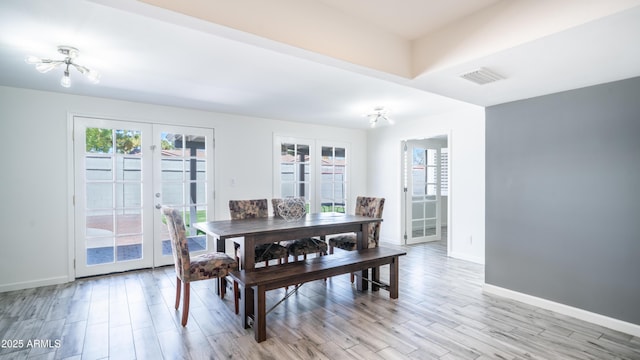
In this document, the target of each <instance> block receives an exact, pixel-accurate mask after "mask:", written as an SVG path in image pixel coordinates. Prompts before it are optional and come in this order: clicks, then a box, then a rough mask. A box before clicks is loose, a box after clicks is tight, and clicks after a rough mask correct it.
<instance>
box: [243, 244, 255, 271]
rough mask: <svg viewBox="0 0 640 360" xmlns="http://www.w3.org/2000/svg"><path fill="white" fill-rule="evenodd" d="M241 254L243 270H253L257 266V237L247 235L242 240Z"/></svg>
mask: <svg viewBox="0 0 640 360" xmlns="http://www.w3.org/2000/svg"><path fill="white" fill-rule="evenodd" d="M240 254H242V259H240V261H241V262H242V270H246V271H253V269H255V267H256V239H255V237H253V236H245V237H244V241H241V242H240Z"/></svg>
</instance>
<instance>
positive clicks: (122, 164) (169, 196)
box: [73, 116, 214, 277]
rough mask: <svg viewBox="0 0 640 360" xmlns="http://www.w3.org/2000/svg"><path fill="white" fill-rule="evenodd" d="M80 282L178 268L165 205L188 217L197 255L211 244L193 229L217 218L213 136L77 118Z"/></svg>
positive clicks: (191, 242)
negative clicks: (157, 268) (115, 274)
mask: <svg viewBox="0 0 640 360" xmlns="http://www.w3.org/2000/svg"><path fill="white" fill-rule="evenodd" d="M73 127H74V137H73V138H74V147H73V159H74V177H75V182H74V239H75V273H76V277H83V276H91V275H100V274H107V273H111V272H119V271H127V270H133V269H141V268H148V267H155V266H161V265H167V264H171V263H173V257H172V254H171V245H170V240H169V233H168V230H167V227H166V224H165V221H164V219H163V216H162V214H161V212H160V207H161V206H162V205H168V206H171V207H174V208H176V209H179V211H181V213H182V216H183V219H184V221H185V226H186V230H187V237H188V242H189V249H190V252H192V253H194V254H198V253H204V252H206V250H207V249H210V248H211V246H212V244H211V243H209V242H210V241H211V240H208V239H207V237H206V236H205V235H203V234H199V233H198V232H197V231H196V230H195V229H194V228H193V227H192V226H191V225H192V224H193V223H195V222H198V221H205V220H206V219H207V218H209V217H212V216H213V196H212V193H213V159H214V156H213V129H204V128H194V127H186V126H169V125H162V124H149V123H138V122H130V121H119V120H110V119H98V118H89V117H80V116H76V117H74V118H73Z"/></svg>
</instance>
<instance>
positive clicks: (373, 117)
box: [365, 106, 394, 128]
mask: <svg viewBox="0 0 640 360" xmlns="http://www.w3.org/2000/svg"><path fill="white" fill-rule="evenodd" d="M365 116H366V117H367V118H369V125H370V126H371V127H372V128H374V127H376V125H378V121H381V120H382V121H386V122H387V123H389V124H390V125H393V124H394V121H393V120H391V118H389V115H388V112H387V110H386V109H385V108H384V106H377V107H375V108H374V109H373V112H371V113H369V114H367V115H365Z"/></svg>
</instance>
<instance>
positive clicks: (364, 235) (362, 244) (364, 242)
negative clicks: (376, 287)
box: [356, 223, 369, 291]
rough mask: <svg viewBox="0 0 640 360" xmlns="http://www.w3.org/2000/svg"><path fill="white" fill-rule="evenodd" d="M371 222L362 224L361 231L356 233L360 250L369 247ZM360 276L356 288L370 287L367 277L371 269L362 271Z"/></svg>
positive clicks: (361, 289)
mask: <svg viewBox="0 0 640 360" xmlns="http://www.w3.org/2000/svg"><path fill="white" fill-rule="evenodd" d="M368 234H369V224H366V223H365V224H362V226H361V228H360V231H359V232H357V233H356V239H357V243H356V245H357V248H358V250H361V249H367V248H368V247H369V239H368ZM359 275H360V276H356V290H358V291H364V290H367V289H368V288H369V282H368V281H367V279H368V278H369V270H368V269H367V270H362V271H360V274H359Z"/></svg>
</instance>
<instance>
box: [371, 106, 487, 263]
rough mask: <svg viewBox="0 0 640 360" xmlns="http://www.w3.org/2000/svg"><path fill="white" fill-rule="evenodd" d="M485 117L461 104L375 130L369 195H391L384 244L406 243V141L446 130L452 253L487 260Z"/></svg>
mask: <svg viewBox="0 0 640 360" xmlns="http://www.w3.org/2000/svg"><path fill="white" fill-rule="evenodd" d="M484 119H485V116H484V109H483V108H482V107H479V106H473V105H461V110H460V111H458V112H455V113H449V114H442V115H439V116H434V117H429V118H425V119H421V120H416V121H413V122H410V123H400V124H397V125H394V126H387V127H380V128H377V129H374V130H372V131H370V133H369V141H368V149H369V150H368V170H367V173H368V185H367V188H368V189H369V192H368V194H367V195H369V196H383V197H385V198H386V202H385V208H384V214H383V218H384V222H383V223H382V227H381V234H380V241H381V242H388V243H392V244H402V243H403V238H402V226H401V219H402V216H401V214H402V209H401V204H402V201H401V146H400V143H401V141H402V140H408V139H419V138H429V137H433V136H437V135H443V134H446V135H449V139H448V140H449V159H450V164H451V168H450V169H449V179H450V180H449V184H450V185H449V196H450V204H451V213H450V215H451V216H450V217H449V218H448V232H449V234H450V239H451V242H450V244H449V247H450V255H451V256H453V257H457V258H461V259H465V260H470V261H474V262H478V263H484V211H485V209H484V192H485V186H484V183H485V176H484V151H485V149H484V145H485V143H484V141H485V139H484V125H485V120H484Z"/></svg>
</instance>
